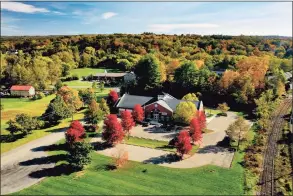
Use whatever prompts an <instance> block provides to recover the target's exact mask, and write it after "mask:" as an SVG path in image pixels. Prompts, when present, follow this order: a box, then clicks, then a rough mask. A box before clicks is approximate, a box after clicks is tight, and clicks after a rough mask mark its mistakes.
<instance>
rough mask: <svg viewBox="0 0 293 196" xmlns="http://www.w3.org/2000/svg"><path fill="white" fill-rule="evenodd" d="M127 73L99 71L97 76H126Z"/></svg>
mask: <svg viewBox="0 0 293 196" xmlns="http://www.w3.org/2000/svg"><path fill="white" fill-rule="evenodd" d="M125 75H126V73H107V72H105V73H97V74H96V76H97V77H123V76H125Z"/></svg>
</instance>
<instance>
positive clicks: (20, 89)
mask: <svg viewBox="0 0 293 196" xmlns="http://www.w3.org/2000/svg"><path fill="white" fill-rule="evenodd" d="M35 93H36V92H35V88H34V87H33V86H22V85H13V86H12V87H11V88H10V94H11V95H13V96H21V97H31V96H34V95H35Z"/></svg>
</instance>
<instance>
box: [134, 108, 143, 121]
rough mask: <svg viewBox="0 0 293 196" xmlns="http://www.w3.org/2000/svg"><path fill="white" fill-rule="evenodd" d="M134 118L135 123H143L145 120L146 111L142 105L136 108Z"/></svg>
mask: <svg viewBox="0 0 293 196" xmlns="http://www.w3.org/2000/svg"><path fill="white" fill-rule="evenodd" d="M132 116H133V119H134V120H135V121H142V120H143V119H144V111H143V108H142V107H141V105H140V104H136V105H135V106H134V108H133V111H132Z"/></svg>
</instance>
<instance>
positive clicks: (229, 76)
mask: <svg viewBox="0 0 293 196" xmlns="http://www.w3.org/2000/svg"><path fill="white" fill-rule="evenodd" d="M238 77H239V73H238V72H236V71H232V70H226V71H225V72H224V74H223V76H222V78H221V80H220V81H219V83H220V87H221V88H223V89H226V90H227V89H229V88H230V87H231V86H232V85H233V83H234V82H235V80H236V79H237V78H238Z"/></svg>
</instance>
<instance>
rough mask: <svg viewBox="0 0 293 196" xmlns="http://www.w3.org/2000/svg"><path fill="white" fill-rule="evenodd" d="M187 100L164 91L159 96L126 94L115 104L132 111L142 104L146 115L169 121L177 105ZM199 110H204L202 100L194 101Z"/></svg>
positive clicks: (153, 118) (119, 108)
mask: <svg viewBox="0 0 293 196" xmlns="http://www.w3.org/2000/svg"><path fill="white" fill-rule="evenodd" d="M181 102H186V101H185V100H180V99H176V98H175V97H173V96H171V95H169V94H168V93H163V94H162V95H158V96H157V97H146V96H137V95H129V94H124V95H123V96H122V97H121V98H120V99H119V100H118V101H117V103H116V104H115V106H116V108H117V109H118V111H119V115H120V113H121V111H125V110H129V111H132V110H133V108H134V106H135V105H136V104H140V105H141V106H142V107H143V108H144V111H145V117H146V118H149V119H152V120H155V121H169V120H170V119H171V117H172V115H173V113H174V112H175V110H176V106H177V105H178V104H179V103H181ZM192 103H194V105H195V106H196V108H197V110H199V111H203V110H204V108H203V103H202V101H193V102H192Z"/></svg>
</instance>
